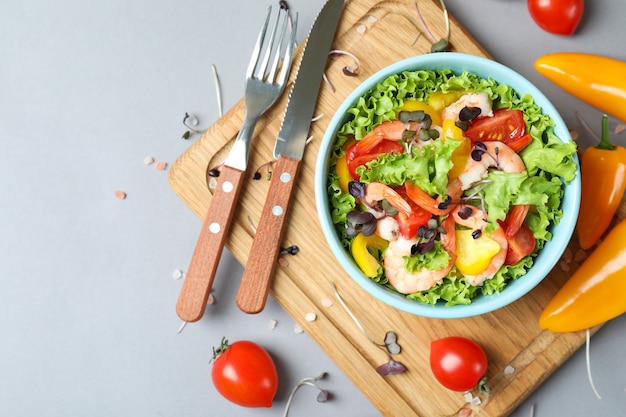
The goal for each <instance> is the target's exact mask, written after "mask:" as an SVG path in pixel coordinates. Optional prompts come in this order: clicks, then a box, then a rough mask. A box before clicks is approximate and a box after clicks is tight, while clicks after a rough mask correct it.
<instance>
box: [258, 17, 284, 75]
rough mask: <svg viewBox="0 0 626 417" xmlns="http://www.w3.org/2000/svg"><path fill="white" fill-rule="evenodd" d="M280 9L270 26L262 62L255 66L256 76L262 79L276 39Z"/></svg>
mask: <svg viewBox="0 0 626 417" xmlns="http://www.w3.org/2000/svg"><path fill="white" fill-rule="evenodd" d="M280 10H281V9H278V12H276V20H275V21H274V27H273V28H272V33H271V34H270V40H269V42H268V45H267V47H266V49H265V54H264V56H263V62H262V63H261V66H260V67H258V68H256V73H257V76H258V78H260V79H263V78H264V77H265V72H266V71H267V65H268V63H269V61H270V56H271V55H272V50H273V49H274V41H275V40H276V30H277V29H278V21H279V20H280Z"/></svg>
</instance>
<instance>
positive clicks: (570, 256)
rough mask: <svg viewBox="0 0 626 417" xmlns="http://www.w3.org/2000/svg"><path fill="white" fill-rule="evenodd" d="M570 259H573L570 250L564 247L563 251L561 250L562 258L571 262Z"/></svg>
mask: <svg viewBox="0 0 626 417" xmlns="http://www.w3.org/2000/svg"><path fill="white" fill-rule="evenodd" d="M572 259H574V254H573V253H572V250H571V249H570V248H567V249H565V252H563V260H564V261H565V262H572Z"/></svg>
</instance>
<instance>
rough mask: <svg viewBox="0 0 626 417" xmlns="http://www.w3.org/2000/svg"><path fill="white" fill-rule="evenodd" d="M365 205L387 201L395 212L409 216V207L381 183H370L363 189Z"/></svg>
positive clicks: (393, 191)
mask: <svg viewBox="0 0 626 417" xmlns="http://www.w3.org/2000/svg"><path fill="white" fill-rule="evenodd" d="M364 200H365V204H367V205H368V206H374V205H376V204H377V203H378V202H379V201H382V200H387V202H388V203H389V204H391V206H392V207H394V208H395V209H396V210H398V211H400V212H402V213H404V214H406V215H407V216H408V215H410V214H411V206H410V205H409V203H408V202H407V201H406V200H405V199H404V198H402V196H401V195H400V194H398V193H397V192H396V191H395V190H394V189H393V188H391V187H390V186H388V185H385V184H383V183H382V182H370V183H369V184H367V186H366V189H365V198H364Z"/></svg>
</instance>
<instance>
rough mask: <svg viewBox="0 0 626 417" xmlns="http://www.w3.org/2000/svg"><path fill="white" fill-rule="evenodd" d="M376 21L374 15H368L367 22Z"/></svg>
mask: <svg viewBox="0 0 626 417" xmlns="http://www.w3.org/2000/svg"><path fill="white" fill-rule="evenodd" d="M376 22H378V18H377V17H376V16H368V17H367V23H376Z"/></svg>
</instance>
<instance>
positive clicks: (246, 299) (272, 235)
mask: <svg viewBox="0 0 626 417" xmlns="http://www.w3.org/2000/svg"><path fill="white" fill-rule="evenodd" d="M299 166H300V161H299V160H297V159H293V158H288V157H286V156H282V155H281V156H279V157H278V161H277V163H276V168H275V169H274V172H273V174H272V180H271V182H270V189H269V192H268V194H267V199H266V200H265V205H264V206H263V211H262V212H261V218H260V220H259V224H258V226H257V231H256V234H255V236H254V241H253V242H252V248H251V249H250V254H249V255H248V260H247V262H246V265H245V268H244V271H243V276H242V279H241V284H240V286H239V291H238V292H237V300H236V301H237V305H238V306H239V308H240V309H241V311H243V312H245V313H248V314H256V313H259V312H261V311H262V310H263V308H264V307H265V302H266V300H267V295H268V293H269V288H270V284H271V281H272V278H274V271H275V270H276V265H277V260H278V255H279V254H280V250H281V243H282V238H283V234H284V231H285V226H286V225H287V220H288V218H289V209H290V204H289V203H290V201H291V195H292V193H293V191H294V190H295V184H296V181H297V176H298V168H299Z"/></svg>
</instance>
